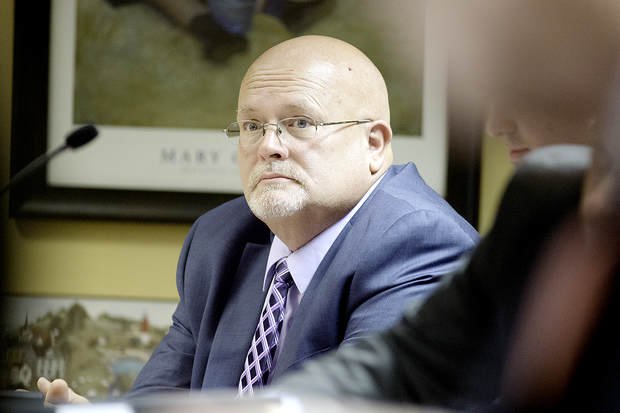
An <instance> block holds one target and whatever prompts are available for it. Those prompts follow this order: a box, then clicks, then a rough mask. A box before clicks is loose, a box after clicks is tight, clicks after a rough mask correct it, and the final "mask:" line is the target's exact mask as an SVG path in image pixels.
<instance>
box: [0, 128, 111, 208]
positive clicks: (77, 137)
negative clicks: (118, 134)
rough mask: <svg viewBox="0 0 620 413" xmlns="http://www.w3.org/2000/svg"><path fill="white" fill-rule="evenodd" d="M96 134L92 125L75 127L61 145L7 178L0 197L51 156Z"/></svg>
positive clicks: (87, 140) (90, 138) (76, 145)
mask: <svg viewBox="0 0 620 413" xmlns="http://www.w3.org/2000/svg"><path fill="white" fill-rule="evenodd" d="M98 134H99V131H97V128H95V127H94V126H93V125H85V126H82V127H80V128H77V129H76V130H74V131H73V132H71V133H70V134H69V135H67V137H66V138H65V142H64V143H63V144H62V145H60V146H58V147H57V148H55V149H54V150H52V151H50V152H48V153H44V154H43V155H40V156H39V157H37V158H36V159H34V160H33V161H32V162H30V163H29V164H28V165H26V166H25V167H24V168H23V169H22V170H21V171H19V172H18V173H16V174H15V175H14V176H13V178H11V179H10V180H9V183H8V184H6V185H5V186H4V187H2V190H0V197H2V196H3V195H4V193H5V192H7V191H8V190H9V189H11V188H12V187H14V186H15V185H17V184H18V183H20V182H21V181H22V180H24V179H25V178H27V177H28V176H30V175H32V174H33V173H34V172H35V171H36V170H37V169H39V168H40V167H42V166H43V165H45V164H46V163H48V162H49V161H50V160H51V159H52V158H54V157H56V156H57V155H58V154H60V153H61V152H63V151H65V150H66V149H69V148H71V149H77V148H79V147H80V146H84V145H86V144H87V143H88V142H90V141H92V140H93V139H95V137H97V135H98Z"/></svg>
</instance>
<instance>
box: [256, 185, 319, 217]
mask: <svg viewBox="0 0 620 413" xmlns="http://www.w3.org/2000/svg"><path fill="white" fill-rule="evenodd" d="M246 199H247V201H248V205H249V207H250V210H251V211H252V213H253V214H254V215H256V217H257V218H258V219H260V220H261V221H265V220H268V219H273V218H284V217H290V216H292V215H294V214H296V213H298V212H299V211H301V210H302V209H303V207H304V206H305V205H306V203H307V201H308V193H307V192H306V191H305V190H304V189H303V188H302V187H299V188H295V189H294V190H288V191H287V190H284V189H283V185H278V184H274V185H269V186H268V187H266V188H264V189H263V190H261V191H257V192H254V193H252V194H250V195H249V196H246Z"/></svg>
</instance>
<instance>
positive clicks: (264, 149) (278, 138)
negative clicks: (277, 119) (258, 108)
mask: <svg viewBox="0 0 620 413" xmlns="http://www.w3.org/2000/svg"><path fill="white" fill-rule="evenodd" d="M258 152H259V154H260V156H261V157H263V158H265V159H267V158H278V159H280V158H285V157H287V156H288V149H287V148H286V145H284V142H283V141H282V129H281V128H280V127H279V126H278V124H276V123H265V124H264V125H263V136H262V138H261V140H260V142H259V148H258Z"/></svg>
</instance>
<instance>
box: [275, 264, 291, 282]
mask: <svg viewBox="0 0 620 413" xmlns="http://www.w3.org/2000/svg"><path fill="white" fill-rule="evenodd" d="M275 271H276V273H275V275H274V278H275V282H276V283H283V284H286V285H287V287H290V286H291V284H292V283H293V277H292V276H291V273H290V271H289V270H288V265H287V264H286V257H282V258H280V260H279V261H278V262H276V266H275Z"/></svg>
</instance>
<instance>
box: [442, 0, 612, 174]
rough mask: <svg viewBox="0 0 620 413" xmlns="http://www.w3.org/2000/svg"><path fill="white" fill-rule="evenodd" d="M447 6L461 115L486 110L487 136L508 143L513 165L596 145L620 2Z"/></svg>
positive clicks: (484, 0)
mask: <svg viewBox="0 0 620 413" xmlns="http://www.w3.org/2000/svg"><path fill="white" fill-rule="evenodd" d="M442 5H443V6H444V7H443V8H442V10H441V12H442V14H443V16H445V17H446V19H447V21H446V27H449V28H450V29H448V31H447V32H448V34H447V37H446V40H447V41H448V43H446V44H447V47H448V50H449V53H450V54H449V56H450V59H451V61H452V62H453V67H454V69H453V70H452V73H454V75H455V82H453V84H455V86H456V88H457V89H459V90H457V91H456V92H455V93H456V94H457V96H459V95H460V97H461V102H460V104H461V105H460V109H461V110H463V111H467V110H469V108H470V107H473V106H476V105H474V104H472V102H475V103H476V104H477V105H484V106H485V107H487V108H488V109H487V121H486V130H487V133H488V134H490V135H491V136H497V137H499V138H501V139H502V140H504V141H505V143H506V144H507V146H508V149H509V151H510V154H511V159H512V161H513V162H518V161H519V160H520V159H521V157H522V156H523V155H524V154H525V153H527V151H528V150H531V149H535V148H537V147H540V146H543V145H549V144H554V143H583V144H591V143H592V142H593V140H595V138H596V134H597V129H598V123H599V118H600V111H601V108H602V107H603V103H604V101H605V98H606V93H607V91H608V89H609V86H610V83H611V79H612V78H613V72H614V69H615V61H616V58H617V51H618V48H619V47H620V25H619V24H618V21H620V20H619V17H620V13H619V12H620V2H618V1H617V0H592V1H587V2H585V1H582V0H563V1H553V0H552V1H537V0H502V1H493V0H470V1H467V2H457V3H455V2H444V3H443V4H442Z"/></svg>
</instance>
